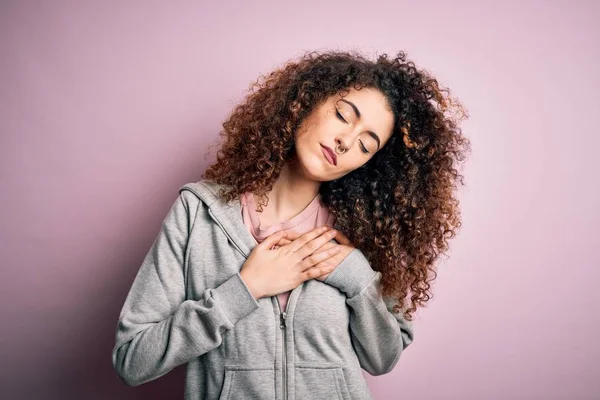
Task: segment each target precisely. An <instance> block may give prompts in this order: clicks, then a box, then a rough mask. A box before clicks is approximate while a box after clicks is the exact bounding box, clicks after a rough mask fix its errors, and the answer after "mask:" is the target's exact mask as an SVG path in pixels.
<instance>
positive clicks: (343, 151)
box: [335, 144, 346, 154]
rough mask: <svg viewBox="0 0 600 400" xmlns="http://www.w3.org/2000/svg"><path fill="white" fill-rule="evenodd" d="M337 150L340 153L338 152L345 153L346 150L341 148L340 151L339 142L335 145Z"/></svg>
mask: <svg viewBox="0 0 600 400" xmlns="http://www.w3.org/2000/svg"><path fill="white" fill-rule="evenodd" d="M335 152H336V153H338V154H342V153H345V152H346V150H341V151H340V145H339V144H338V145H337V146H335Z"/></svg>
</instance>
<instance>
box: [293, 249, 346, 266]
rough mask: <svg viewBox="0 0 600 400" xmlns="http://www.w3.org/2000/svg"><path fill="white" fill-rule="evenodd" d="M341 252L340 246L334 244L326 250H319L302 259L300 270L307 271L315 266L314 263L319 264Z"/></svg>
mask: <svg viewBox="0 0 600 400" xmlns="http://www.w3.org/2000/svg"><path fill="white" fill-rule="evenodd" d="M339 252H340V246H337V245H334V246H332V247H329V248H327V249H325V250H322V251H319V252H317V253H313V254H311V255H309V256H308V257H306V258H305V259H304V260H302V262H301V263H300V270H301V271H302V272H306V271H307V270H310V269H311V267H313V266H314V265H317V264H319V263H323V262H324V261H327V260H328V259H330V258H331V257H333V256H335V255H336V254H338V253H339ZM322 266H323V265H321V267H322Z"/></svg>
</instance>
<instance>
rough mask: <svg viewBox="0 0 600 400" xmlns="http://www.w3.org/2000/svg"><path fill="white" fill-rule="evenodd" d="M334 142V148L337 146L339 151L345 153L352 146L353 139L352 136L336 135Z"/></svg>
mask: <svg viewBox="0 0 600 400" xmlns="http://www.w3.org/2000/svg"><path fill="white" fill-rule="evenodd" d="M334 141H335V145H336V147H337V146H338V145H339V146H340V150H342V151H344V152H346V151H348V150H350V147H351V146H352V143H353V141H354V138H353V136H352V134H347V135H337V136H336V137H335V139H334ZM334 150H335V149H334Z"/></svg>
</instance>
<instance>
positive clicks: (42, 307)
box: [0, 0, 600, 399]
mask: <svg viewBox="0 0 600 400" xmlns="http://www.w3.org/2000/svg"><path fill="white" fill-rule="evenodd" d="M84 3H86V4H84ZM217 3H218V4H217ZM248 3H249V2H242V1H237V2H223V1H221V2H199V1H196V2H192V1H189V2H184V1H179V2H166V1H165V2H158V1H128V2H123V1H103V2H100V1H97V2H82V1H52V2H50V1H3V2H2V4H1V5H0V54H1V56H0V74H1V75H0V76H1V81H0V83H1V86H0V135H1V136H0V137H1V142H0V184H1V186H0V187H1V195H2V196H1V200H0V202H1V207H0V221H1V223H0V252H1V254H0V255H1V258H0V259H1V262H2V278H1V283H0V294H1V296H2V297H1V299H0V312H1V314H0V321H1V322H0V326H1V327H0V333H1V335H0V339H1V343H0V344H1V346H0V349H1V357H0V359H1V364H0V365H1V368H2V370H1V371H0V380H1V382H0V384H1V390H2V393H0V394H1V396H0V397H2V398H6V399H8V398H11V399H12V398H23V399H25V398H27V399H36V398H39V399H67V398H69V399H70V398H78V399H84V398H85V399H109V398H110V399H162V398H182V397H183V383H184V367H179V368H177V369H175V370H173V371H172V372H171V373H170V374H167V375H165V376H164V377H162V378H159V379H158V380H155V381H153V382H150V383H147V384H145V385H142V386H139V387H136V388H128V387H126V386H124V385H123V384H122V383H121V382H120V381H119V380H118V377H117V375H116V374H115V373H114V372H113V370H112V366H111V361H110V355H111V350H112V346H113V345H114V330H115V327H116V322H117V317H118V313H119V311H120V308H121V306H122V304H123V301H124V299H125V296H126V294H127V291H128V290H129V287H130V285H131V283H132V280H133V278H134V276H135V274H136V272H137V269H138V268H139V266H140V265H141V262H142V260H143V257H144V256H145V254H146V252H147V251H148V249H149V247H150V245H151V244H152V241H153V239H154V237H155V236H156V234H157V233H158V230H159V228H160V223H161V221H162V219H163V218H164V216H165V215H166V213H167V211H168V209H169V207H170V205H171V203H172V202H173V201H174V199H175V198H176V196H177V189H178V188H179V187H180V186H181V185H182V184H184V183H187V182H190V181H195V180H198V179H199V176H200V173H201V172H202V171H204V169H205V168H206V166H207V165H208V163H209V161H211V158H208V159H204V154H205V153H206V151H207V150H208V146H209V144H210V143H211V142H212V141H213V140H214V139H215V138H217V134H218V131H219V130H220V124H221V122H222V121H223V120H224V118H225V116H226V114H227V113H228V111H229V110H230V109H231V108H232V107H233V106H234V105H235V104H236V103H237V102H238V101H239V100H240V99H241V98H242V96H243V95H244V94H245V91H246V90H247V88H248V85H249V84H250V82H251V81H253V80H255V79H256V78H257V77H258V76H259V75H260V74H264V73H267V72H269V71H270V70H271V69H272V68H274V67H275V66H278V65H280V64H281V63H283V62H284V61H285V60H287V59H289V58H291V57H293V56H296V55H299V54H300V53H302V52H303V51H304V50H311V49H316V50H321V49H350V48H354V49H358V50H362V51H364V52H366V53H368V54H373V53H374V52H378V53H382V52H389V53H392V54H393V53H395V52H396V51H397V50H399V49H405V50H407V52H408V55H409V57H410V58H411V59H413V60H414V61H415V62H416V63H417V65H419V66H421V67H424V68H426V69H428V70H430V71H432V72H433V73H434V74H435V75H436V76H437V78H438V79H439V80H440V82H441V83H442V84H443V85H445V86H446V85H447V86H449V87H450V88H451V90H452V91H453V93H454V94H455V95H457V96H458V97H459V98H460V99H461V100H462V101H463V102H464V104H465V105H466V106H467V108H468V110H469V114H470V115H471V118H470V119H469V120H467V122H465V124H464V125H463V129H464V132H465V134H466V135H467V136H469V137H470V138H471V140H472V147H473V153H472V156H471V158H470V159H469V162H468V163H467V164H466V166H465V170H464V174H465V176H466V181H467V184H468V186H467V187H466V188H463V189H462V190H461V193H460V198H461V206H462V212H463V223H464V226H463V228H462V229H461V230H460V232H459V235H458V237H457V238H456V239H454V240H453V241H452V245H451V246H452V247H451V251H450V252H449V256H450V257H448V258H447V259H443V260H440V264H439V275H438V278H437V280H436V283H435V284H434V285H435V286H434V291H435V292H434V296H435V297H434V300H432V301H431V302H430V305H429V307H427V308H425V309H422V310H421V312H420V313H419V314H418V317H417V320H416V339H415V342H414V343H413V344H412V345H411V346H410V347H409V349H408V350H407V351H406V352H405V353H404V354H403V356H402V358H401V361H400V363H399V364H398V366H397V367H396V369H395V370H394V371H393V372H391V373H390V374H387V375H383V376H379V377H371V376H370V375H368V374H366V373H365V374H366V375H367V378H368V381H369V384H370V387H371V388H372V391H373V393H374V394H375V397H376V398H377V399H598V398H600V367H599V366H598V362H599V360H600V339H599V332H600V330H599V329H600V320H599V319H600V318H599V315H600V312H599V311H598V308H599V306H600V295H599V294H598V285H599V284H600V272H599V271H600V255H599V253H598V249H599V248H600V240H599V238H600V235H599V234H598V231H597V229H598V223H599V222H600V218H599V215H600V213H599V212H598V211H597V207H598V205H599V204H600V202H599V200H600V196H599V192H600V190H599V182H600V178H598V176H597V175H598V171H599V168H598V145H600V139H599V135H598V128H597V122H596V120H593V118H596V117H597V116H598V114H599V112H598V103H599V102H600V87H599V84H598V83H599V78H598V71H600V65H599V64H600V63H599V53H600V46H599V45H598V43H599V39H600V35H599V33H600V28H599V24H598V15H599V13H600V6H599V5H598V4H599V3H597V2H594V1H575V2H567V1H562V2H558V1H539V2H531V1H528V2H523V1H519V2H517V1H514V2H502V4H500V2H497V3H498V4H492V2H486V3H487V4H486V5H484V4H483V2H476V1H473V2H466V1H462V2H458V1H452V2H450V1H447V2H445V1H444V2H442V1H440V2H429V1H421V2H418V3H417V2H409V1H398V0H394V1H386V2H384V1H368V2H359V1H350V0H346V1H324V2H320V1H319V2H318V1H304V2H298V1H295V2H269V3H267V2H254V3H256V4H254V5H249V4H248Z"/></svg>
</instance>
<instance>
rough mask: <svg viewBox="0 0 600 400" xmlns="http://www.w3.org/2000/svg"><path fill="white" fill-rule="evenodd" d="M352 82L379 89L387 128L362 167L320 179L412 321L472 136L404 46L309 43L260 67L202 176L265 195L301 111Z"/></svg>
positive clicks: (345, 229) (453, 223)
mask: <svg viewBox="0 0 600 400" xmlns="http://www.w3.org/2000/svg"><path fill="white" fill-rule="evenodd" d="M261 78H264V79H263V80H262V81H261ZM352 87H353V88H355V89H357V90H360V89H361V88H373V89H378V90H379V91H381V92H382V93H383V94H384V95H385V97H386V98H387V100H388V102H389V104H390V106H391V109H392V111H393V114H394V126H393V131H392V136H391V137H390V139H389V140H388V142H387V143H386V144H385V146H384V147H383V148H382V149H381V150H379V151H378V152H376V153H375V154H374V156H373V157H372V158H371V159H369V161H368V162H367V163H365V164H364V165H363V166H361V167H360V168H357V169H355V170H353V171H351V172H350V173H348V174H346V175H344V176H342V177H341V178H339V179H336V180H333V181H328V182H322V183H321V185H320V188H319V193H320V194H321V196H322V201H323V204H324V205H326V206H327V207H328V208H329V210H330V212H331V213H332V214H333V215H334V216H335V217H336V225H337V226H336V227H337V228H338V229H339V230H341V231H342V233H344V234H345V235H346V236H347V237H348V238H349V239H350V240H351V242H352V244H353V245H354V246H355V247H356V248H358V249H360V250H361V251H362V252H363V253H364V255H365V257H367V259H368V260H369V262H370V264H371V266H372V268H373V269H374V270H375V271H378V272H381V274H382V279H381V284H382V295H383V296H384V297H388V298H390V299H392V300H394V302H393V304H394V305H393V312H394V313H397V312H399V311H400V309H402V310H403V316H404V317H405V318H406V319H407V320H409V321H410V320H412V313H413V312H415V311H416V310H417V306H424V305H425V303H426V302H427V301H428V300H430V298H431V297H432V293H431V290H430V289H431V286H430V283H431V282H432V281H433V280H434V279H435V278H436V276H437V273H436V270H435V266H434V262H435V261H436V259H437V258H438V257H439V255H441V254H442V253H444V252H445V251H446V250H447V249H448V239H450V238H452V237H454V236H455V235H456V230H457V229H458V228H459V227H460V226H461V221H460V210H459V208H458V204H459V201H458V200H457V199H456V198H455V197H454V191H455V189H456V187H457V184H458V183H461V184H464V183H463V176H462V175H461V174H460V173H459V171H458V167H459V165H458V162H459V161H463V160H464V159H465V156H466V154H467V152H469V151H470V142H469V140H468V139H467V138H465V137H464V136H463V135H462V133H461V129H460V128H459V127H458V123H459V121H460V120H462V119H464V118H467V117H468V116H467V113H466V111H465V109H464V107H463V106H462V105H461V104H460V103H459V102H458V100H456V99H454V98H452V97H451V96H450V91H449V90H448V89H447V88H442V87H440V85H439V84H438V82H437V80H436V79H435V78H433V77H432V76H431V74H430V73H429V71H427V70H419V69H417V68H416V67H415V64H414V62H412V61H407V58H406V54H405V52H404V51H400V52H398V54H397V55H396V56H395V57H394V58H390V57H388V55H387V54H385V53H384V54H382V55H380V56H378V57H377V59H376V60H375V61H371V60H369V59H367V58H366V57H365V56H363V55H361V54H359V53H357V52H356V51H328V52H317V51H311V52H307V53H304V55H302V56H300V57H299V58H298V59H296V60H292V61H288V62H287V63H286V64H284V65H283V66H282V67H279V68H277V69H275V70H273V71H272V72H271V73H270V74H268V75H267V76H266V77H265V76H260V77H259V78H258V79H257V81H256V82H254V83H252V84H251V85H250V93H249V94H248V96H247V97H246V98H245V101H244V102H243V103H240V104H239V105H237V106H236V107H235V108H234V109H233V110H232V112H231V114H230V115H229V116H228V118H227V119H226V121H225V122H224V123H223V130H222V131H221V132H220V134H219V136H221V137H223V138H224V141H223V143H222V144H221V146H220V149H219V150H218V152H217V157H216V161H215V162H214V163H213V164H212V165H211V166H209V167H208V169H207V170H206V171H205V173H204V174H203V175H202V177H203V178H204V179H208V180H212V181H214V182H217V183H221V184H224V185H227V186H228V188H226V189H223V190H221V193H220V195H221V197H222V198H223V199H224V200H225V201H231V200H233V199H234V198H237V197H238V196H239V195H240V194H242V193H243V192H246V191H251V192H253V193H255V194H257V195H258V196H261V195H264V194H265V193H267V192H269V191H270V190H271V189H272V187H273V186H272V185H273V183H274V182H275V181H276V180H277V178H278V176H279V173H280V171H281V169H282V167H283V165H284V164H285V163H286V161H288V160H290V157H291V156H293V152H294V151H295V148H294V143H295V133H296V130H297V129H298V128H299V126H300V124H301V122H302V121H303V119H304V118H305V117H306V116H307V115H308V114H310V112H311V111H312V110H313V109H315V107H316V106H318V105H319V104H321V103H322V102H323V101H325V100H326V99H327V98H329V96H332V95H335V94H338V93H340V92H343V91H345V90H348V89H349V88H352ZM254 89H256V90H254ZM211 147H212V146H211ZM409 296H410V304H407V303H406V300H407V299H408V298H409Z"/></svg>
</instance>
